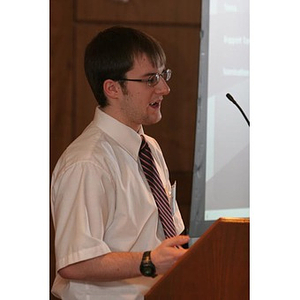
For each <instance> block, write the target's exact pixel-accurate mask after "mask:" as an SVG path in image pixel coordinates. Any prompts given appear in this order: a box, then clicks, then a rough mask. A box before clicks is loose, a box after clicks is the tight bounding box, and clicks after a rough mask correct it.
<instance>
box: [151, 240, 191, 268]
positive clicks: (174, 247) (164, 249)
mask: <svg viewBox="0 0 300 300" xmlns="http://www.w3.org/2000/svg"><path fill="white" fill-rule="evenodd" d="M189 239H190V238H189V236H187V235H179V236H175V237H172V238H169V239H166V240H164V241H163V242H162V243H161V244H160V245H159V246H158V247H157V248H155V249H154V250H152V251H151V260H152V262H153V264H154V265H155V267H156V272H157V274H163V273H165V272H166V271H167V270H168V269H169V268H170V267H171V266H172V265H173V264H174V263H175V262H176V261H177V260H178V259H179V258H180V257H181V256H182V255H184V254H185V253H186V251H187V250H186V249H183V248H182V247H181V245H184V244H186V243H188V241H189Z"/></svg>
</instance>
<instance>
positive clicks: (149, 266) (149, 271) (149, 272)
mask: <svg viewBox="0 0 300 300" xmlns="http://www.w3.org/2000/svg"><path fill="white" fill-rule="evenodd" d="M150 252H151V251H146V252H144V254H143V258H142V262H141V265H140V271H141V273H142V274H143V275H144V276H147V277H152V278H154V277H156V276H157V274H156V268H155V265H154V264H153V262H152V261H151V256H150Z"/></svg>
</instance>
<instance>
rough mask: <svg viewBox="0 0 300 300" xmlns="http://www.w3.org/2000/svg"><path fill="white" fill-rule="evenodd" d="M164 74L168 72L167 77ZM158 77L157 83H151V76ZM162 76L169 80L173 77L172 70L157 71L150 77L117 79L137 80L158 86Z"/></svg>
mask: <svg viewBox="0 0 300 300" xmlns="http://www.w3.org/2000/svg"><path fill="white" fill-rule="evenodd" d="M164 74H166V78H164ZM153 77H156V78H157V81H156V83H155V84H152V83H151V81H152V80H151V78H153ZM160 77H162V78H163V79H164V80H165V81H166V82H167V81H169V80H170V79H171V77H172V70H171V69H166V70H163V71H162V72H161V73H155V74H151V75H150V76H149V77H148V79H131V78H120V79H118V80H116V81H135V82H146V83H147V85H148V86H151V87H153V86H156V85H157V84H158V83H159V80H160Z"/></svg>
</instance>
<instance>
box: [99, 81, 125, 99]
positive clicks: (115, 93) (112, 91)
mask: <svg viewBox="0 0 300 300" xmlns="http://www.w3.org/2000/svg"><path fill="white" fill-rule="evenodd" d="M120 90H121V88H120V85H119V83H118V82H117V81H113V80H111V79H107V80H105V81H104V83H103V91H104V93H105V95H106V97H108V98H111V99H117V98H118V97H119V94H120Z"/></svg>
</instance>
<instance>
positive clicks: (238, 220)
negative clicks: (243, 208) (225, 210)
mask: <svg viewBox="0 0 300 300" xmlns="http://www.w3.org/2000/svg"><path fill="white" fill-rule="evenodd" d="M217 222H222V223H250V218H232V217H230V218H225V217H222V218H219V219H218V220H217Z"/></svg>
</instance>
